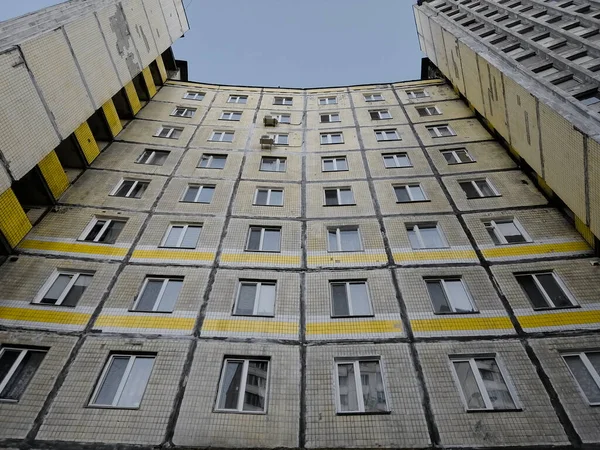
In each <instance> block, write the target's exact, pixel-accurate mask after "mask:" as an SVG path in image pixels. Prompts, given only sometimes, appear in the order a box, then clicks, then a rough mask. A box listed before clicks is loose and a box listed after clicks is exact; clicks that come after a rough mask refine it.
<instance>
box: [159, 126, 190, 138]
mask: <svg viewBox="0 0 600 450" xmlns="http://www.w3.org/2000/svg"><path fill="white" fill-rule="evenodd" d="M165 131H166V133H164V135H163V132H165ZM176 131H179V133H180V136H181V133H183V128H180V127H171V126H169V125H161V126H160V128H159V129H158V131H157V132H156V133H155V134H154V137H158V138H163V139H179V136H177V137H173V134H175V132H176Z"/></svg>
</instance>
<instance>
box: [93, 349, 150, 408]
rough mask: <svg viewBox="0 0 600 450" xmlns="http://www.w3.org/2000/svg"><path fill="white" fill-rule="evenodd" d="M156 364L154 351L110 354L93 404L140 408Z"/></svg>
mask: <svg viewBox="0 0 600 450" xmlns="http://www.w3.org/2000/svg"><path fill="white" fill-rule="evenodd" d="M153 366H154V356H153V355H122V354H112V355H110V358H109V360H108V362H107V363H106V367H104V370H103V371H102V375H101V376H100V381H99V382H98V385H97V386H96V389H95V391H94V394H93V395H92V400H91V401H90V406H105V407H113V408H139V407H140V403H141V402H142V397H143V396H144V392H145V391H146V386H147V385H148V380H149V379H150V374H151V373H152V367H153Z"/></svg>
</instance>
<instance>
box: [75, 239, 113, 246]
mask: <svg viewBox="0 0 600 450" xmlns="http://www.w3.org/2000/svg"><path fill="white" fill-rule="evenodd" d="M77 242H85V243H87V244H101V245H113V244H115V243H116V242H94V241H86V240H85V239H77Z"/></svg>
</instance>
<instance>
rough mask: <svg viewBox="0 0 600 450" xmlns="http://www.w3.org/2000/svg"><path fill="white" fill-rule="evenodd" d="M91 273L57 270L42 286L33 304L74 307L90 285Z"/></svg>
mask: <svg viewBox="0 0 600 450" xmlns="http://www.w3.org/2000/svg"><path fill="white" fill-rule="evenodd" d="M93 276H94V275H93V274H92V273H82V272H73V271H69V270H57V271H56V272H55V273H54V274H52V276H51V277H50V278H49V279H48V281H47V282H46V283H45V284H44V286H43V287H42V289H41V290H40V293H39V294H38V296H37V298H36V299H35V303H40V304H43V305H56V306H75V305H77V302H78V301H79V299H80V298H81V296H82V295H83V293H84V292H85V289H86V288H87V287H88V286H89V285H90V283H91V281H92V278H93Z"/></svg>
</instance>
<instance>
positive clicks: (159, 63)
mask: <svg viewBox="0 0 600 450" xmlns="http://www.w3.org/2000/svg"><path fill="white" fill-rule="evenodd" d="M156 65H157V66H158V71H159V73H160V79H161V80H162V82H163V83H164V82H165V81H167V69H166V67H165V62H164V61H163V59H162V56H161V55H158V58H156Z"/></svg>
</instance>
